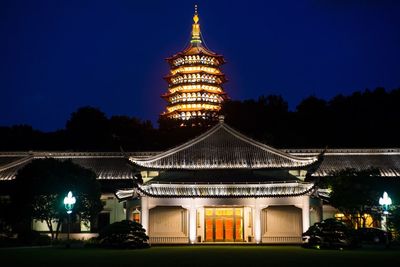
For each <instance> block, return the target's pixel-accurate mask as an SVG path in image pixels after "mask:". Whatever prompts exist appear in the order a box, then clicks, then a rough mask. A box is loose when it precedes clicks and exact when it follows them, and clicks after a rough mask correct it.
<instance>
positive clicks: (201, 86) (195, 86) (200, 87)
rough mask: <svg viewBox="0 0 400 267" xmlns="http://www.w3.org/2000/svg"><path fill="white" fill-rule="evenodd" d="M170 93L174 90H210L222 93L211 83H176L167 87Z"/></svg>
mask: <svg viewBox="0 0 400 267" xmlns="http://www.w3.org/2000/svg"><path fill="white" fill-rule="evenodd" d="M168 90H169V92H170V93H171V94H173V93H175V92H184V93H188V92H198V91H201V90H204V91H207V92H212V93H222V89H221V88H220V87H217V86H213V85H205V84H192V85H178V86H174V87H171V88H169V89H168Z"/></svg>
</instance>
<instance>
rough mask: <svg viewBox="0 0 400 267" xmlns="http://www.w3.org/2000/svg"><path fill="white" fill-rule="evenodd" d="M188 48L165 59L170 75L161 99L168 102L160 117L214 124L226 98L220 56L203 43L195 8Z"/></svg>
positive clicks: (222, 61)
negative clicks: (166, 89)
mask: <svg viewBox="0 0 400 267" xmlns="http://www.w3.org/2000/svg"><path fill="white" fill-rule="evenodd" d="M193 22H194V23H193V25H192V33H191V40H190V43H189V45H188V47H187V48H186V49H185V50H183V51H182V52H179V53H177V54H175V55H173V56H172V57H169V58H167V59H166V60H167V62H168V63H169V65H170V68H171V70H170V74H169V75H167V76H166V77H165V80H166V81H167V82H168V91H167V92H166V93H165V94H163V95H162V97H163V98H164V99H165V100H166V101H167V102H168V104H167V107H166V111H165V112H164V113H162V114H161V116H162V117H165V118H169V119H177V120H179V121H182V122H184V121H187V120H192V119H200V120H204V121H210V120H211V121H216V120H217V118H218V114H219V111H220V110H221V106H222V103H223V102H224V101H225V100H226V99H227V95H226V93H225V92H224V89H223V87H222V84H223V83H224V82H226V79H225V75H224V74H223V73H222V71H221V69H220V66H221V65H222V64H224V63H225V61H224V58H223V56H222V55H218V54H216V53H214V52H212V51H211V50H209V49H208V48H207V47H206V46H205V44H204V41H203V40H202V36H201V31H200V24H199V15H198V13H197V7H196V9H195V14H194V16H193Z"/></svg>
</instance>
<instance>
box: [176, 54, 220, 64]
mask: <svg viewBox="0 0 400 267" xmlns="http://www.w3.org/2000/svg"><path fill="white" fill-rule="evenodd" d="M199 63H200V64H204V65H218V60H216V59H215V58H213V57H209V56H204V55H202V56H200V55H192V56H184V57H183V58H182V57H179V58H177V59H175V60H174V62H173V64H174V65H175V66H180V65H191V64H199Z"/></svg>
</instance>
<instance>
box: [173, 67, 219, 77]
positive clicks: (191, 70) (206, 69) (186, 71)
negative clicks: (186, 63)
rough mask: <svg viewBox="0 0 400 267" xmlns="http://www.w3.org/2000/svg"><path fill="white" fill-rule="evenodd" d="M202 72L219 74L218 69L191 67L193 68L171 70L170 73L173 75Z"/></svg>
mask: <svg viewBox="0 0 400 267" xmlns="http://www.w3.org/2000/svg"><path fill="white" fill-rule="evenodd" d="M199 71H204V72H208V73H210V74H218V73H221V72H220V70H219V69H216V68H212V67H207V66H193V67H180V68H177V69H174V70H171V73H172V74H173V75H175V74H176V73H191V72H199Z"/></svg>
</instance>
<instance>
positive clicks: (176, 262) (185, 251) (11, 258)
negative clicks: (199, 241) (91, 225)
mask: <svg viewBox="0 0 400 267" xmlns="http://www.w3.org/2000/svg"><path fill="white" fill-rule="evenodd" d="M356 264H357V265H356ZM38 265H41V266H45V267H50V266H57V267H59V266H69V267H75V266H96V267H101V266H107V267H111V266H131V267H132V266H143V267H145V266H146V267H147V266H163V267H167V266H189V267H195V266H231V267H233V266H244V267H249V266H271V267H278V266H296V267H301V266H320V267H327V266H335V267H339V266H351V265H353V266H362V267H367V266H375V267H379V266H382V265H385V266H400V250H399V249H398V248H397V249H379V248H378V249H357V250H344V251H339V250H315V249H304V248H301V247H296V246H168V247H152V248H150V249H143V250H105V249H85V248H71V249H65V248H5V249H0V266H4V267H9V266H38Z"/></svg>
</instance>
